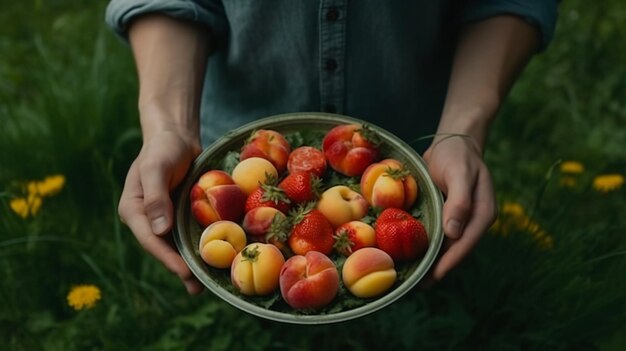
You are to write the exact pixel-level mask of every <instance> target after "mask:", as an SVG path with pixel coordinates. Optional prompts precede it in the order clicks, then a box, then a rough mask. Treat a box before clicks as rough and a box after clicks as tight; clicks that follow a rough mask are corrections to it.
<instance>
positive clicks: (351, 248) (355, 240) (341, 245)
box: [334, 221, 376, 256]
mask: <svg viewBox="0 0 626 351" xmlns="http://www.w3.org/2000/svg"><path fill="white" fill-rule="evenodd" d="M334 238H335V245H334V247H335V249H336V250H337V252H339V253H340V254H342V255H344V256H350V255H351V254H352V253H353V252H355V251H357V250H359V249H361V248H364V247H372V246H376V231H375V230H374V228H373V227H372V226H371V225H369V224H367V223H365V222H361V221H351V222H348V223H344V224H342V225H340V226H339V227H337V229H336V230H335V235H334Z"/></svg>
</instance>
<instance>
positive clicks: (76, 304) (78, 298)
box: [67, 285, 101, 311]
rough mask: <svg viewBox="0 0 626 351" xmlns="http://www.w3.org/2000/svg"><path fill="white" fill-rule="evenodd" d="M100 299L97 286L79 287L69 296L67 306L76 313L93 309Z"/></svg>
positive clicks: (71, 291)
mask: <svg viewBox="0 0 626 351" xmlns="http://www.w3.org/2000/svg"><path fill="white" fill-rule="evenodd" d="M100 299H101V294H100V289H99V288H98V287H97V286H95V285H78V286H75V287H73V288H72V290H70V292H69V293H68V294H67V304H68V305H69V306H70V307H72V308H73V309H75V310H76V311H78V310H82V309H90V308H93V307H94V306H95V305H96V302H98V300H100Z"/></svg>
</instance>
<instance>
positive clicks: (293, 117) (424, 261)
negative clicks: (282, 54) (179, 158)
mask: <svg viewBox="0 0 626 351" xmlns="http://www.w3.org/2000/svg"><path fill="white" fill-rule="evenodd" d="M350 123H357V124H368V125H369V126H370V127H371V128H372V129H373V130H375V131H376V132H378V134H379V135H380V137H381V139H382V140H383V145H384V149H383V156H384V157H385V158H389V157H391V158H396V159H399V160H401V161H403V162H404V163H405V164H406V166H407V167H408V168H409V170H410V171H411V173H412V174H413V175H414V177H415V178H416V180H417V183H418V185H419V199H418V203H417V205H416V206H417V210H419V212H420V214H421V218H420V219H421V221H422V222H423V224H424V226H425V228H426V231H427V233H428V237H429V247H428V251H427V252H426V254H425V256H424V257H422V258H421V259H419V260H416V261H415V262H413V263H410V264H409V266H408V267H405V271H404V274H403V279H402V280H401V281H400V282H399V283H397V284H396V285H394V287H393V288H392V289H391V290H390V291H388V292H387V293H386V294H385V295H383V296H381V297H379V298H377V299H373V300H371V301H369V300H368V302H367V303H366V304H364V305H361V306H359V307H355V308H352V309H345V310H341V311H337V312H328V311H327V312H324V313H318V314H311V313H309V314H304V313H300V312H298V311H295V310H292V311H285V310H274V309H272V308H265V307H263V305H262V304H260V303H258V301H256V300H255V299H254V298H248V297H245V296H242V295H238V294H237V293H236V292H234V291H233V289H232V287H230V286H229V280H228V279H229V276H230V275H229V272H228V271H227V270H216V269H213V268H211V267H209V266H208V265H206V264H205V263H204V261H202V259H201V258H200V255H199V252H198V241H199V239H200V235H201V233H202V229H203V228H201V227H200V225H198V224H197V222H196V221H195V220H194V218H193V217H192V215H191V212H190V204H189V198H188V196H189V192H190V189H191V187H192V185H193V184H194V183H195V182H196V181H197V179H198V178H199V177H200V175H202V174H203V173H204V172H206V171H208V170H209V169H210V167H211V165H214V164H215V163H216V162H217V161H218V160H221V159H223V158H224V156H225V155H226V154H227V153H228V152H229V151H239V150H240V149H241V147H242V145H243V143H244V141H245V140H246V139H247V138H248V137H249V136H250V134H251V133H252V131H254V130H257V129H272V130H276V131H278V132H282V133H287V134H288V133H293V132H297V131H302V130H317V131H327V130H330V129H331V128H333V127H335V126H337V125H340V124H350ZM442 206H443V200H442V196H441V192H440V191H439V189H438V188H437V187H436V186H435V185H434V183H433V182H432V180H431V178H430V176H429V174H428V171H427V168H426V164H425V162H424V160H423V159H422V158H421V157H420V156H419V154H418V153H417V152H416V151H415V150H414V149H413V148H411V147H410V146H409V145H408V144H406V143H405V142H404V141H402V140H400V139H399V138H397V137H396V136H394V135H393V134H391V133H389V132H387V131H386V130H384V129H382V128H380V127H378V126H375V125H372V124H371V123H368V122H365V121H362V120H358V119H355V118H351V117H346V116H342V115H336V114H327V113H290V114H282V115H276V116H270V117H267V118H263V119H259V120H257V121H254V122H252V123H249V124H246V125H244V126H242V127H240V128H237V129H234V130H232V131H231V132H230V133H228V134H227V135H224V136H223V137H222V138H220V139H219V140H217V141H216V142H215V143H213V144H212V145H211V146H209V147H208V148H207V149H205V150H204V151H203V152H202V153H201V154H200V156H198V158H197V159H196V160H195V161H194V163H193V164H192V166H191V168H190V170H189V172H188V173H187V175H186V177H185V179H184V180H183V182H182V183H181V185H180V187H179V188H178V190H177V194H176V195H175V208H176V223H175V226H174V231H173V234H174V241H175V243H176V246H177V248H178V250H179V252H180V254H181V255H182V257H183V259H184V260H185V261H186V263H187V265H189V267H190V269H191V271H192V272H193V273H194V274H195V275H196V277H198V279H199V280H200V282H202V283H203V284H204V285H205V286H206V287H207V288H208V289H209V290H210V291H211V292H213V293H214V294H215V295H217V296H219V297H220V298H222V299H223V300H225V301H226V302H228V303H230V304H231V305H233V306H235V307H237V308H239V309H241V310H243V311H245V312H248V313H251V314H253V315H256V316H259V317H263V318H266V319H269V320H274V321H279V322H286V323H295V324H326V323H335V322H342V321H347V320H350V319H355V318H358V317H362V316H364V315H367V314H370V313H372V312H375V311H377V310H380V309H382V308H384V307H385V306H388V305H389V304H391V303H393V302H394V301H396V300H398V299H399V298H400V297H402V296H403V295H404V294H406V293H407V292H408V291H410V290H411V289H412V288H413V287H414V286H415V285H416V284H417V283H418V282H419V281H420V280H421V279H422V278H423V277H424V275H425V274H426V273H427V271H428V270H429V268H430V267H431V265H432V264H433V262H434V261H435V258H436V257H437V254H438V252H439V249H440V247H441V243H442V240H443V230H442V226H441V222H442V217H441V216H442V213H441V209H442Z"/></svg>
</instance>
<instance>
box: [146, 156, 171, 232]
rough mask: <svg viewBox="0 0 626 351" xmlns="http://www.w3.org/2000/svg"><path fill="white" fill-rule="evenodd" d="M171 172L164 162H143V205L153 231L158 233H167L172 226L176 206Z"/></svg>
mask: <svg viewBox="0 0 626 351" xmlns="http://www.w3.org/2000/svg"><path fill="white" fill-rule="evenodd" d="M155 159H156V158H155ZM170 172H171V171H170V169H169V168H168V167H167V166H166V165H165V164H163V163H156V162H146V161H144V162H143V163H142V164H141V170H140V177H141V186H142V189H143V206H144V208H145V212H146V216H147V217H148V219H149V220H150V226H151V228H152V232H153V233H154V234H157V235H163V234H166V233H167V232H168V231H169V230H170V228H171V227H172V222H173V220H172V217H173V211H174V210H173V208H174V207H173V205H172V200H171V197H170V189H169V178H170Z"/></svg>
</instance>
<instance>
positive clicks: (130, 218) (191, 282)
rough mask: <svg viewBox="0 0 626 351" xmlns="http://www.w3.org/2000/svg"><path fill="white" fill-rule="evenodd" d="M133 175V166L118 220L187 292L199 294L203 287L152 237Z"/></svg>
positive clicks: (176, 256) (175, 254)
mask: <svg viewBox="0 0 626 351" xmlns="http://www.w3.org/2000/svg"><path fill="white" fill-rule="evenodd" d="M137 173H138V169H137V167H136V164H133V165H132V166H131V167H130V170H129V171H128V175H127V177H126V183H125V184H124V191H123V192H122V196H121V198H120V205H119V209H118V211H119V215H120V218H121V219H122V221H123V222H124V223H126V225H128V227H129V228H130V230H131V231H132V232H133V234H134V235H135V237H136V238H137V241H138V242H139V244H140V245H141V246H142V247H143V248H144V249H145V250H146V251H147V252H149V253H150V254H152V255H153V256H154V257H155V258H156V259H157V260H159V261H160V262H161V263H162V264H163V265H164V266H165V267H166V268H167V269H168V270H170V271H171V272H173V273H174V274H176V275H177V276H178V277H179V278H180V279H181V280H182V282H183V284H184V285H185V288H186V289H187V292H189V293H190V294H198V293H200V292H201V291H202V290H203V287H202V285H201V284H200V282H198V280H197V279H196V278H195V276H194V275H193V273H192V272H191V270H190V269H189V267H188V266H187V264H186V263H185V262H184V260H183V259H182V257H180V255H179V254H178V252H176V251H175V250H174V249H173V248H172V246H171V245H170V244H169V243H168V242H167V241H166V240H165V239H164V238H162V237H159V236H156V235H154V233H153V230H152V226H151V224H150V221H149V220H148V217H147V216H146V213H145V210H144V199H143V191H142V188H141V183H140V181H139V176H138V174H137Z"/></svg>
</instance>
